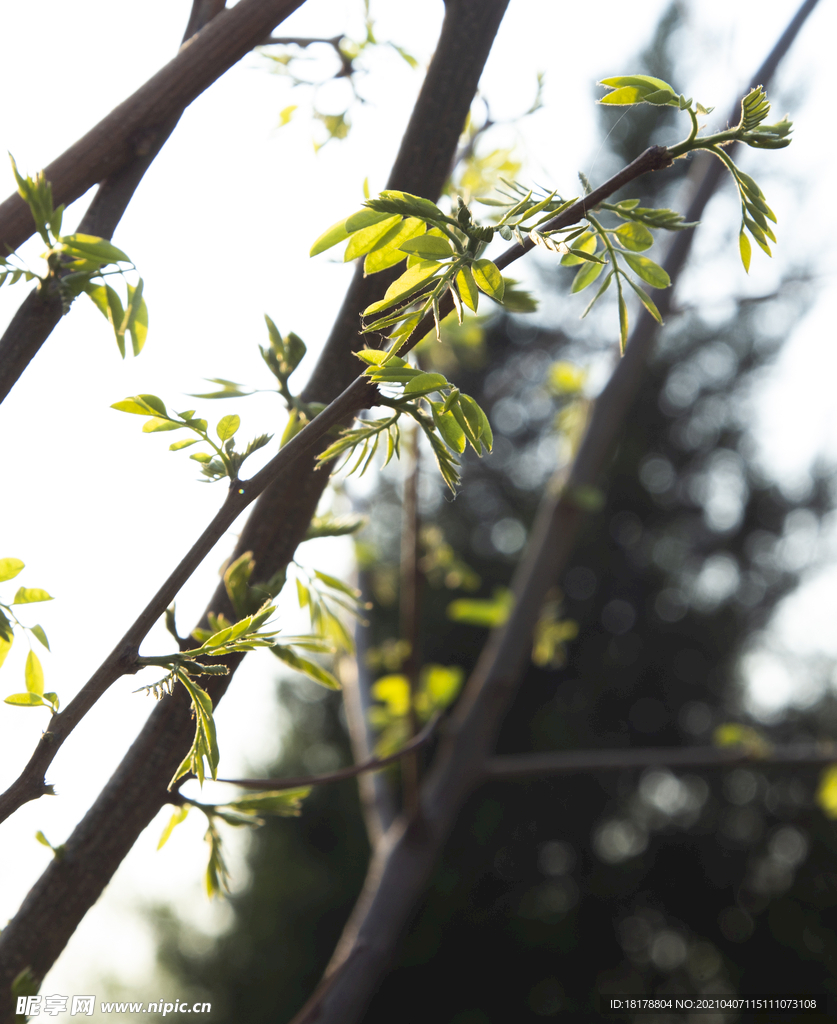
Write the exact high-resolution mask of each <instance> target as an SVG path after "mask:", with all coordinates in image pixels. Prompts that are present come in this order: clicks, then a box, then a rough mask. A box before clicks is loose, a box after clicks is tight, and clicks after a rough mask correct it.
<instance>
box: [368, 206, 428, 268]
mask: <svg viewBox="0 0 837 1024" xmlns="http://www.w3.org/2000/svg"><path fill="white" fill-rule="evenodd" d="M426 230H427V225H426V224H425V223H424V221H423V220H419V219H418V217H407V218H405V219H404V220H403V221H402V222H401V226H400V227H399V228H398V229H397V231H395V233H394V234H393V235H392V237H387V238H386V239H383V238H381V239H379V240H378V242H377V243H376V245H375V247H374V248H373V249H372V250H370V252H369V254H368V255H367V257H366V259H365V260H364V261H363V272H364V273H365V274H377V273H379V272H380V271H382V270H387V269H389V267H394V266H396V265H397V264H398V263H400V262H401V261H402V260H403V259H405V258H406V254H405V253H404V252H402V250H401V245H402V244H403V243H404V242H407V241H409V240H410V239H412V238H416V237H417V236H418V235H423V234H424V232H425V231H426ZM388 234H389V233H388Z"/></svg>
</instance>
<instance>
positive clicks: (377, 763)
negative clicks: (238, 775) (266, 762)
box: [217, 711, 441, 790]
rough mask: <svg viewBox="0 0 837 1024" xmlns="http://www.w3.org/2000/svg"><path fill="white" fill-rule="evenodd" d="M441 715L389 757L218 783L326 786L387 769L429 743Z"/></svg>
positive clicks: (253, 786) (260, 786)
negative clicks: (334, 768) (278, 776)
mask: <svg viewBox="0 0 837 1024" xmlns="http://www.w3.org/2000/svg"><path fill="white" fill-rule="evenodd" d="M440 717H441V715H440V713H439V712H438V711H437V712H436V714H435V715H434V716H433V717H432V718H431V719H430V721H429V722H428V723H427V725H425V726H424V728H423V729H422V730H421V732H418V733H416V735H415V736H414V737H413V738H412V739H411V740H410V742H409V743H405V744H404V746H403V747H402V748H401V749H400V750H396V752H395V753H394V754H388V755H387V756H386V757H370V758H369V759H368V760H366V761H362V762H361V763H360V764H353V765H349V767H348V768H339V769H338V770H337V771H335V772H328V773H326V774H324V775H297V776H290V777H288V778H284V779H218V780H217V781H218V782H229V783H231V784H232V785H233V786H243V787H244V788H245V789H270V790H273V789H277V790H278V789H299V788H301V787H302V786H324V785H327V784H328V783H330V782H343V781H344V780H345V779H354V778H356V777H357V776H358V775H363V774H364V773H366V772H376V771H378V769H379V768H386V766H387V765H388V764H394V763H395V762H396V761H400V760H401V758H402V757H407V756H409V755H411V754H413V753H414V752H415V751H416V750H418V749H419V748H420V747H423V746H424V745H425V743H427V742H428V741H429V740H430V738H431V736H432V735H433V731H434V729H435V728H436V725H437V724H438V722H439V718H440Z"/></svg>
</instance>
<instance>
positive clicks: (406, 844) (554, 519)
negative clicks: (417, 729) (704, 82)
mask: <svg viewBox="0 0 837 1024" xmlns="http://www.w3.org/2000/svg"><path fill="white" fill-rule="evenodd" d="M815 3H816V0H806V2H805V3H804V4H803V6H802V8H801V9H800V11H799V12H798V14H797V15H796V17H795V18H794V19H793V21H792V22H791V25H790V26H789V28H788V29H787V30H786V31H785V33H784V34H783V35H782V37H781V39H780V41H779V43H778V44H777V45H776V47H774V50H773V52H772V53H771V55H770V57H769V58H768V60H767V61H766V62H765V64H764V65H763V66H762V67H761V68H760V69H759V71H758V72H757V75H756V81H757V82H760V83H762V84H764V83H766V82H767V81H768V80H769V78H770V77H771V76H772V72H773V71H774V70H775V67H776V65H777V64H778V62H779V60H780V59H781V56H782V55H783V54H784V53H785V52H786V50H787V48H788V46H789V45H790V42H791V41H792V40H793V38H794V36H795V35H796V33H797V32H798V31H799V29H800V28H801V26H802V24H803V23H804V21H805V18H806V17H807V15H808V13H810V11H811V10H812V9H813V7H814V5H815ZM734 116H735V115H734V114H733V117H734ZM697 167H698V170H699V171H700V170H702V171H703V177H702V179H701V180H700V184H699V186H698V188H697V190H696V194H695V198H694V199H693V201H692V203H691V204H690V208H689V212H688V214H687V217H686V219H687V220H689V221H696V220H699V219H700V215H701V213H702V212H703V209H704V207H705V206H706V204H707V203H708V201H709V199H710V197H711V196H712V194H713V192H714V191H715V188H716V187H717V184H718V181H719V180H720V175H718V174H716V173H715V168H714V166H710V167H709V168H706V167H705V163H704V164H703V166H701V164H698V165H697ZM591 200H592V197H588V202H589V201H591ZM693 234H694V232H693V230H684V231H681V232H679V233H678V237H677V238H676V240H675V242H674V244H673V245H672V247H671V249H670V251H669V255H668V258H667V259H666V262H665V267H666V270H667V271H668V273H669V276H670V277H671V278H672V280H674V279H675V278H676V277H677V275H678V274H679V272H680V270H681V268H682V266H683V264H684V263H685V260H686V256H687V254H688V252H689V248H690V245H691V240H692V238H693ZM655 328H656V324H655V322H654V321H653V320H652V319H651V318H650V317H649V316H648V315H647V314H646V315H645V316H643V317H640V319H639V321H638V323H637V325H636V327H635V328H634V331H633V334H632V336H631V339H630V341H629V343H628V346H627V348H626V352H625V356H624V358H623V359H622V360H621V361H620V363H619V365H618V366H617V369H616V371H615V373H614V375H613V377H612V378H611V380H610V382H609V384H608V386H607V388H606V389H605V392H604V393H603V396H602V397H600V399H599V400H598V401H597V402H596V405H595V407H594V411H593V415H592V418H591V420H590V424H589V426H588V430H587V433H586V436H585V440H584V442H583V443H582V445H581V448H580V450H579V452H578V454H577V456H576V458H575V461H574V465H573V469H572V472H571V474H570V483H571V484H572V485H573V486H575V485H577V484H578V483H591V482H596V481H597V480H598V476H599V474H600V473H601V471H602V469H603V467H604V464H605V459H606V457H607V455H608V453H609V452H610V450H611V448H612V446H613V444H614V443H615V440H616V438H617V437H618V435H619V430H620V427H621V423H622V421H623V418H624V416H625V414H626V411H627V409H628V408H629V406H630V404H631V402H632V401H633V399H634V398H635V396H636V393H637V390H638V387H639V384H640V382H641V380H642V376H643V373H644V368H645V362H646V358H647V355H648V353H649V351H650V348H651V345H652V342H653V339H654V337H655V335H656V329H655ZM581 519H582V510H581V509H580V508H578V507H577V506H575V505H574V504H573V503H572V502H570V501H567V500H562V497H561V494H557V495H556V494H552V495H547V496H546V498H545V500H544V502H543V503H542V505H541V508H540V510H539V513H538V518H537V521H536V524H535V527H534V529H533V532H532V537H531V540H530V543H529V545H528V546H527V550H526V554H525V556H524V559H523V561H522V563H521V564H520V566H519V567H518V570H517V572H516V573H515V578H514V582H513V591H514V595H515V604H514V607H513V609H512V613H511V615H510V617H509V619H508V620H507V622H506V623H505V625H504V626H503V627H501V628H499V629H497V630H494V632H493V633H492V634H491V636H490V638H489V641H488V643H487V645H486V646H485V648H484V649H483V651H482V654H481V656H480V659H479V661H478V664H477V667H476V668H475V670H474V672H473V673H472V675H471V677H470V679H469V681H468V684H467V686H466V689H465V692H464V694H463V696H462V698H461V699H460V701H459V703H458V704H457V706H456V708H455V710H454V713H453V715H452V717H451V720H450V730H449V731H448V735H447V737H446V739H445V740H444V741H443V742H442V743H441V744H440V748H439V751H438V753H437V755H436V758H435V761H434V764H433V767H432V769H431V772H430V774H429V775H428V777H427V780H426V782H425V785H424V786H423V787H422V794H421V796H422V808H423V812H424V813H423V818H422V827H421V828H420V829H417V828H411V827H410V826H409V825H408V824H407V823H406V822H405V821H403V820H402V821H400V822H397V823H396V824H395V825H394V826H393V828H392V829H391V830H390V833H389V834H388V836H387V837H386V838H385V841H384V842H382V843H381V844H380V846H379V847H378V849H377V850H375V851H374V853H373V856H372V860H371V862H370V865H369V870H368V873H367V878H366V882H365V884H364V888H363V891H362V892H361V895H360V898H359V899H358V902H357V904H356V905H355V908H354V910H353V912H352V914H351V916H350V918H349V920H348V921H347V923H346V926H345V928H344V931H343V935H342V936H341V939H340V941H339V943H338V944H337V948H336V949H335V952H334V955H333V957H332V959H331V962H330V963H329V966H328V968H327V970H326V975H325V978H324V981H323V983H322V987H321V988H318V989H317V990H316V991H315V992H314V993H313V995H312V996H311V998H310V999H309V1000H308V1002H307V1003H306V1004H305V1006H304V1007H303V1009H302V1010H301V1011H300V1012H299V1014H297V1016H296V1017H295V1018H294V1019H293V1021H292V1024H314V1022H316V1024H354V1022H355V1021H357V1020H359V1019H360V1018H361V1016H362V1015H363V1013H364V1011H365V1009H366V1007H367V1005H368V1002H369V999H370V998H371V996H372V994H373V993H374V992H375V990H376V988H377V986H378V983H379V980H380V978H381V977H382V975H383V973H384V971H385V970H386V968H387V966H388V965H389V963H390V962H391V960H392V957H393V955H394V951H395V949H396V948H397V943H398V940H399V938H400V936H401V933H402V930H403V928H404V926H405V924H406V922H407V920H408V918H409V916H410V914H411V913H412V911H413V909H414V907H415V903H416V900H417V899H418V898H419V896H420V894H421V892H422V891H423V889H424V886H425V885H426V882H427V880H428V878H429V876H430V872H431V870H432V868H433V864H434V863H435V860H436V857H437V856H438V854H439V852H440V850H441V848H442V845H443V843H444V841H445V839H446V838H447V836H448V834H449V832H450V830H451V828H452V827H453V825H454V822H455V820H456V816H457V814H458V812H459V809H460V808H461V806H462V804H463V803H464V801H465V800H466V799H467V798H468V796H469V795H470V794H471V792H473V789H474V787H475V786H477V785H478V784H479V782H480V781H481V780H482V778H483V774H482V772H483V767H484V765H485V762H486V759H487V758H488V755H489V752H490V750H491V749H492V748H493V745H494V742H495V739H496V735H497V732H498V730H499V728H500V725H501V723H502V721H503V718H504V717H505V713H506V710H507V708H508V706H509V704H510V702H511V700H512V698H513V696H514V694H515V693H516V691H517V688H518V686H519V683H520V679H521V677H522V674H523V669H524V668H525V665H526V663H527V660H528V656H529V652H530V637H531V632H532V627H533V623H534V622H535V620H536V617H537V612H538V610H539V608H540V606H541V603H542V601H543V598H544V595H545V593H546V591H547V590H548V588H549V587H550V586H551V585H552V584H553V582H554V580H555V579H556V578H557V577H558V575H559V573H560V571H561V570H562V569H563V568H564V567H565V566H566V564H567V562H568V560H569V557H570V555H571V553H572V550H573V545H574V539H575V535H576V533H577V530H578V527H579V525H580V523H581ZM347 960H351V962H352V969H351V970H350V971H347V970H344V969H343V965H344V963H345V962H346V961H347ZM335 973H337V974H338V977H337V978H336V979H334V974H335Z"/></svg>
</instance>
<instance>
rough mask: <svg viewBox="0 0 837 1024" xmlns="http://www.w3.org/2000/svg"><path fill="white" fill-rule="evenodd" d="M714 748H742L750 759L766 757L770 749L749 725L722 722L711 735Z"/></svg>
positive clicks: (758, 733) (761, 736) (764, 740)
mask: <svg viewBox="0 0 837 1024" xmlns="http://www.w3.org/2000/svg"><path fill="white" fill-rule="evenodd" d="M712 740H713V742H714V744H715V746H716V747H743V748H744V750H745V751H746V753H747V754H749V755H750V756H751V757H768V756H769V754H770V751H771V749H772V747H771V745H770V743H769V742H768V741H767V740H766V739H765V738H764V736H763V735H762V734H761V733H760V732H759V731H758V729H754V728H753V727H752V726H751V725H741V724H740V723H739V722H724V723H722V724H721V725H719V726H716V728H715V730H714V732H713V733H712Z"/></svg>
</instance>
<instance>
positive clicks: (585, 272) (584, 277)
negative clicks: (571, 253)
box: [570, 263, 605, 293]
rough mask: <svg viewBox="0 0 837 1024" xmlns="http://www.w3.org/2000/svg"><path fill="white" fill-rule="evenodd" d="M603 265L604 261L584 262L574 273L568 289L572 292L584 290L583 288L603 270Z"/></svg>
mask: <svg viewBox="0 0 837 1024" xmlns="http://www.w3.org/2000/svg"><path fill="white" fill-rule="evenodd" d="M604 267H605V265H604V263H585V264H584V266H583V267H582V268H581V269H580V270H579V272H578V273H577V274H576V275H575V278H574V279H573V284H572V288H570V291H571V292H573V293H575V292H581V291H584V289H585V288H587V287H588V286H589V285H591V284H592V283H593V282H594V281H595V280H596V278H597V277H598V276H599V274H601V272H602V271H603V270H604Z"/></svg>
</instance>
